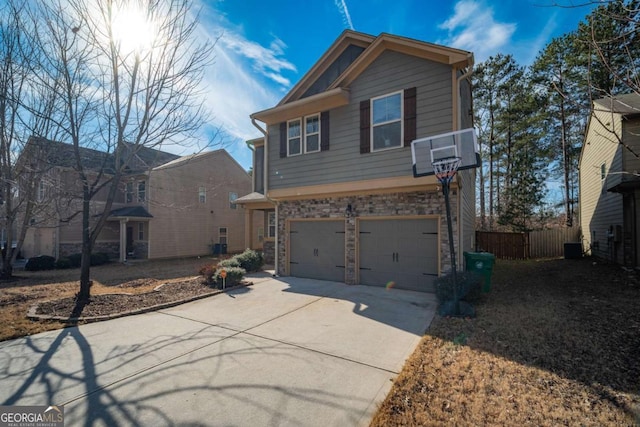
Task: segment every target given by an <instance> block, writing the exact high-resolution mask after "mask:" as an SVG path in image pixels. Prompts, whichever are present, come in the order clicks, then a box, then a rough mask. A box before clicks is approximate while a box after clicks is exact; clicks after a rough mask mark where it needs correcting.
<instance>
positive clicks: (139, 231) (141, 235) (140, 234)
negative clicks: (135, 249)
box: [138, 222, 144, 240]
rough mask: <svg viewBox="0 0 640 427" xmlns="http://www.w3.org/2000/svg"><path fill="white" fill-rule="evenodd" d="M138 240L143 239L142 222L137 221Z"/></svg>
mask: <svg viewBox="0 0 640 427" xmlns="http://www.w3.org/2000/svg"><path fill="white" fill-rule="evenodd" d="M138 240H144V222H139V223H138Z"/></svg>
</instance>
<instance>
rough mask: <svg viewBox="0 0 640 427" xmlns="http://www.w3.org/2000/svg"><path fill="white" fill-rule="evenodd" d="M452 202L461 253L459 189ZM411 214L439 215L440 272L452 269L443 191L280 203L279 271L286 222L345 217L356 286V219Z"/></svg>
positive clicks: (349, 279) (349, 271) (350, 278)
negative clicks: (289, 220)
mask: <svg viewBox="0 0 640 427" xmlns="http://www.w3.org/2000/svg"><path fill="white" fill-rule="evenodd" d="M449 201H450V203H451V219H452V223H453V224H452V225H453V236H454V237H453V238H454V241H455V242H456V253H458V245H457V241H458V225H457V221H458V218H457V214H458V207H457V204H458V203H457V190H455V189H452V191H451V194H450V197H449ZM349 204H350V205H351V209H352V216H351V217H348V218H347V217H346V214H345V213H346V208H347V205H349ZM410 215H440V216H441V218H440V230H439V233H440V262H441V264H440V269H441V271H443V272H444V271H447V270H450V269H451V256H450V254H449V235H448V231H447V219H446V210H445V204H444V196H443V195H442V193H441V192H435V191H433V192H412V193H390V194H377V195H361V196H350V197H335V198H320V199H309V200H292V201H285V202H280V203H279V204H278V236H279V242H278V266H277V271H278V272H279V274H283V273H284V272H285V271H286V259H287V258H286V247H287V239H288V237H289V236H287V235H286V233H285V229H286V228H285V224H286V220H287V219H300V218H344V219H345V254H346V261H347V263H346V272H345V282H346V283H347V284H355V283H356V271H355V268H356V219H357V218H365V217H367V218H368V217H376V216H387V217H388V216H397V217H402V216H410Z"/></svg>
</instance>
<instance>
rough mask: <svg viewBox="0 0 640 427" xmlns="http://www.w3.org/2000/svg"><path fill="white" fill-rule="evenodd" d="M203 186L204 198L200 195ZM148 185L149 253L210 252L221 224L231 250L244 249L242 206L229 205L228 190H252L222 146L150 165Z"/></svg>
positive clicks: (154, 255)
mask: <svg viewBox="0 0 640 427" xmlns="http://www.w3.org/2000/svg"><path fill="white" fill-rule="evenodd" d="M202 186H204V187H206V203H200V201H199V197H198V190H199V187H202ZM148 187H149V211H150V213H151V215H153V218H151V220H150V221H149V232H148V235H149V236H148V240H149V257H150V258H168V257H184V256H196V255H205V254H209V253H211V245H212V244H214V243H218V242H219V229H220V227H226V228H227V239H228V240H227V244H228V251H229V252H240V251H242V250H244V249H245V248H244V247H243V246H244V210H243V209H242V208H241V207H239V206H238V207H237V208H236V209H231V207H230V205H229V192H234V193H237V194H238V195H243V194H248V193H250V192H251V178H250V177H249V175H248V174H247V173H246V172H245V171H244V170H243V169H242V167H241V166H240V165H239V164H238V163H237V162H236V161H235V160H233V158H231V156H229V154H228V153H227V152H226V151H223V150H218V151H215V152H212V153H207V154H204V155H200V156H197V157H195V158H192V159H191V160H188V161H183V162H181V163H180V164H175V165H168V166H166V167H162V168H157V169H154V170H152V171H151V173H150V176H149V183H148ZM258 222H259V223H261V219H257V220H256V223H258ZM255 230H256V233H255V234H257V227H256V228H255Z"/></svg>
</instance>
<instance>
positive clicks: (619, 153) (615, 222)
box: [579, 93, 640, 266]
mask: <svg viewBox="0 0 640 427" xmlns="http://www.w3.org/2000/svg"><path fill="white" fill-rule="evenodd" d="M579 169H580V171H579V173H580V226H581V229H582V234H583V245H584V247H583V249H584V250H585V251H586V252H587V253H590V254H592V255H595V256H598V257H601V258H605V259H608V260H611V261H614V262H617V263H620V264H624V265H628V266H638V265H640V251H639V250H638V242H639V241H640V223H639V222H638V220H639V218H640V217H639V216H638V206H640V95H638V94H635V93H632V94H627V95H620V96H616V97H613V98H603V99H598V100H595V101H594V102H593V109H592V113H591V117H590V119H589V124H588V127H587V132H586V136H585V141H584V145H583V146H582V151H581V153H580V163H579Z"/></svg>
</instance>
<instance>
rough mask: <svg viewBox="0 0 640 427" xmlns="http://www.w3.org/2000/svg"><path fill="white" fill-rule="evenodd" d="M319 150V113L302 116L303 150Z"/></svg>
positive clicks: (309, 151) (307, 151) (313, 151)
mask: <svg viewBox="0 0 640 427" xmlns="http://www.w3.org/2000/svg"><path fill="white" fill-rule="evenodd" d="M317 151H320V115H318V114H315V115H313V116H307V117H305V118H304V152H305V153H315V152H317Z"/></svg>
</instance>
